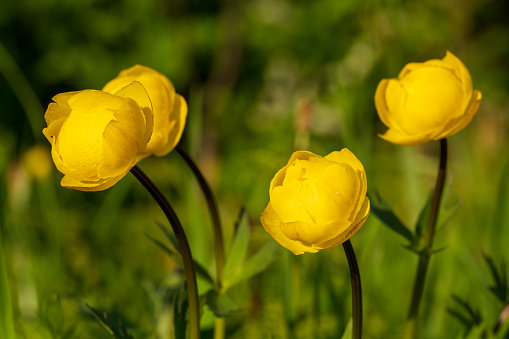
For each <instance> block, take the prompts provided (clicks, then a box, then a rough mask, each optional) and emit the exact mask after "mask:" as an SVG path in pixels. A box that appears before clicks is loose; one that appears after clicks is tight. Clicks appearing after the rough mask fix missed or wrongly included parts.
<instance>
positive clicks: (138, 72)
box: [103, 65, 187, 157]
mask: <svg viewBox="0 0 509 339" xmlns="http://www.w3.org/2000/svg"><path fill="white" fill-rule="evenodd" d="M133 81H139V82H140V83H141V84H142V85H143V86H144V87H145V89H146V90H147V93H148V95H149V97H150V100H151V101H152V106H153V112H154V131H153V133H152V138H151V139H150V141H149V143H148V145H147V148H146V149H145V151H144V152H143V157H148V156H150V155H152V154H153V155H156V156H163V155H166V154H168V153H169V152H171V151H172V150H173V149H174V148H175V146H176V145H177V144H178V142H179V141H180V137H181V136H182V132H183V131H184V126H185V123H186V117H187V103H186V101H185V100H184V98H183V97H182V96H181V95H179V94H177V93H175V87H173V84H172V83H171V81H170V80H169V79H168V78H167V77H165V76H164V75H163V74H161V73H159V72H157V71H155V70H153V69H151V68H148V67H145V66H141V65H135V66H133V67H131V68H128V69H125V70H123V71H121V72H120V73H119V74H118V76H117V77H116V78H115V79H113V80H111V81H110V82H108V83H107V84H106V85H105V86H104V88H103V91H105V92H108V93H115V92H116V91H118V90H119V89H120V88H122V87H124V86H126V85H128V84H130V83H131V82H133Z"/></svg>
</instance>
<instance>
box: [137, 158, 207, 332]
mask: <svg viewBox="0 0 509 339" xmlns="http://www.w3.org/2000/svg"><path fill="white" fill-rule="evenodd" d="M131 173H132V174H133V175H134V176H135V177H136V179H138V180H139V181H140V182H141V184H142V185H143V186H144V187H145V188H146V189H147V191H149V193H150V194H151V195H152V197H153V198H154V200H155V201H156V202H157V203H158V204H159V206H160V207H161V209H162V210H163V212H164V214H165V215H166V217H167V218H168V221H169V222H170V225H171V227H172V228H173V233H175V237H176V238H177V242H178V245H179V249H180V252H181V253H182V260H183V262H184V275H185V277H186V285H187V295H188V301H189V337H190V339H199V338H200V308H199V300H198V288H197V284H196V271H195V269H194V263H193V257H192V256H191V250H190V248H189V244H188V242H187V238H186V234H185V233H184V229H183V228H182V224H181V223H180V220H179V218H178V216H177V214H176V213H175V211H174V210H173V208H172V207H171V205H170V203H169V202H168V200H167V199H166V198H165V196H164V195H163V194H162V193H161V191H160V190H159V189H158V188H157V186H156V185H155V184H154V183H153V182H152V180H150V179H149V177H148V176H147V175H146V174H145V172H143V171H142V170H141V169H140V168H139V167H138V166H134V167H133V168H132V169H131Z"/></svg>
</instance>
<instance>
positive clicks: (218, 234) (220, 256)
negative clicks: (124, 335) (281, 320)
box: [175, 145, 226, 339]
mask: <svg viewBox="0 0 509 339" xmlns="http://www.w3.org/2000/svg"><path fill="white" fill-rule="evenodd" d="M175 150H176V151H177V153H178V154H180V156H181V157H182V158H183V159H184V160H185V162H186V163H187V165H188V166H189V168H190V169H191V171H193V173H194V175H195V176H196V179H197V180H198V183H199V185H200V188H201V190H202V192H203V195H204V196H205V199H206V200H207V206H208V208H209V211H210V217H211V219H212V226H213V229H214V248H215V253H216V283H217V288H218V290H221V289H222V286H223V268H224V243H223V231H222V228H221V220H220V218H219V210H218V208H217V203H216V200H215V199H214V194H213V193H212V190H211V189H210V186H209V184H208V183H207V181H206V180H205V177H204V176H203V174H202V173H201V171H200V169H199V168H198V166H196V164H195V162H194V161H193V159H191V157H190V156H189V154H187V152H186V151H185V150H184V148H182V147H181V146H180V145H177V147H175ZM225 330H226V321H225V319H224V318H216V319H215V321H214V339H223V338H224V335H225Z"/></svg>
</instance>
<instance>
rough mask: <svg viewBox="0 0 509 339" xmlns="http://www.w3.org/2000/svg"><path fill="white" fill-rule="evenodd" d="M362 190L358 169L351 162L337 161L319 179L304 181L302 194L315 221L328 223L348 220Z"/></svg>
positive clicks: (306, 206)
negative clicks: (341, 162)
mask: <svg viewBox="0 0 509 339" xmlns="http://www.w3.org/2000/svg"><path fill="white" fill-rule="evenodd" d="M360 189H361V185H360V182H359V178H358V176H357V172H356V171H355V170H354V169H353V168H352V167H351V166H350V165H348V164H344V163H343V164H338V163H334V164H333V165H332V166H329V167H327V168H326V169H325V170H323V172H322V173H321V175H320V177H319V178H318V179H317V180H316V181H314V180H306V181H304V184H303V187H302V190H301V192H300V196H301V199H302V202H303V206H304V208H305V209H306V210H307V211H308V213H309V214H310V215H311V216H312V218H313V220H314V222H316V223H319V224H328V223H329V222H332V221H337V222H340V221H348V219H349V218H350V216H351V214H352V211H353V210H354V209H355V208H356V206H357V204H358V201H357V200H356V199H357V197H358V196H359V191H360ZM309 241H310V242H315V241H311V240H309Z"/></svg>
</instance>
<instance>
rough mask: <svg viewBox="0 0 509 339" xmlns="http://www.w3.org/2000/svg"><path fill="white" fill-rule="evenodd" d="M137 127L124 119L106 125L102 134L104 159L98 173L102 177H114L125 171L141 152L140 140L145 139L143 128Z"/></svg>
mask: <svg viewBox="0 0 509 339" xmlns="http://www.w3.org/2000/svg"><path fill="white" fill-rule="evenodd" d="M137 127H139V126H132V124H129V123H128V122H125V121H122V120H121V121H111V122H110V123H109V124H108V125H107V126H106V128H105V130H104V133H103V136H102V138H103V154H104V158H103V159H104V161H103V162H102V163H101V164H99V165H98V167H97V175H98V176H99V177H100V178H108V177H114V176H117V175H119V174H120V173H123V172H124V171H125V169H126V168H127V167H128V166H129V165H130V164H131V163H132V162H133V159H136V155H137V154H138V153H139V140H140V139H143V130H141V129H137ZM133 128H134V129H135V130H134V131H133V130H132V129H133ZM136 129H137V130H136ZM136 137H138V139H136Z"/></svg>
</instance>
